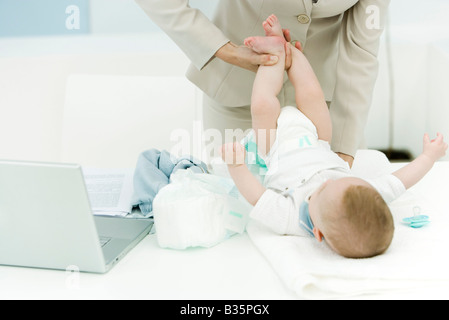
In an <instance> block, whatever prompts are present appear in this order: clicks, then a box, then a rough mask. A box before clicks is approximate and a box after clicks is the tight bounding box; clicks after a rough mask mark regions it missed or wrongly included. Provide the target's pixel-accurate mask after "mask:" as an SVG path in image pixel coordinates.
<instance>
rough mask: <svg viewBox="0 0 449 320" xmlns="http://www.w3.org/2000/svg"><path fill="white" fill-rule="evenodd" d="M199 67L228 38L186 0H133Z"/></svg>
mask: <svg viewBox="0 0 449 320" xmlns="http://www.w3.org/2000/svg"><path fill="white" fill-rule="evenodd" d="M135 1H136V3H137V4H138V5H139V6H140V7H141V8H142V9H143V10H144V11H145V13H146V14H147V15H148V16H149V17H150V19H151V20H152V21H153V22H154V23H156V24H157V25H158V26H159V27H160V28H161V29H162V30H163V31H164V32H165V33H166V34H167V35H168V36H169V37H170V38H171V39H172V40H173V41H174V42H175V43H176V44H177V45H178V47H179V48H180V49H181V50H182V51H183V52H184V53H185V54H186V56H187V57H188V58H189V59H190V61H192V63H193V64H194V65H195V67H197V68H198V69H199V70H201V69H202V68H204V67H205V66H206V65H207V63H208V62H209V61H210V60H211V59H212V58H213V57H214V55H215V53H216V52H217V50H218V49H220V48H221V47H222V46H223V45H225V44H226V43H227V42H229V39H228V38H227V37H226V36H225V35H224V34H223V32H222V31H221V30H219V29H218V28H217V26H215V24H214V23H212V21H210V20H209V19H208V18H207V17H206V16H205V15H204V14H203V13H202V12H201V11H200V10H198V9H194V8H191V7H190V6H189V0H135Z"/></svg>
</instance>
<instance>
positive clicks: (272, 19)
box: [262, 14, 284, 37]
mask: <svg viewBox="0 0 449 320" xmlns="http://www.w3.org/2000/svg"><path fill="white" fill-rule="evenodd" d="M262 26H263V28H264V30H265V35H266V36H267V37H272V36H276V37H283V36H284V34H283V32H282V27H281V23H280V22H279V19H278V18H277V17H276V16H275V15H274V14H272V15H271V16H269V17H268V18H267V20H265V21H264V22H263V23H262Z"/></svg>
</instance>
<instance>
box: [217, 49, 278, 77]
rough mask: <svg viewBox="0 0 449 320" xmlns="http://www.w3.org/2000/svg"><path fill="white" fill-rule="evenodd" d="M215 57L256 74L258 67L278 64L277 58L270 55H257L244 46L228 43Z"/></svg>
mask: <svg viewBox="0 0 449 320" xmlns="http://www.w3.org/2000/svg"><path fill="white" fill-rule="evenodd" d="M215 56H216V57H217V58H220V59H221V60H223V61H225V62H227V63H230V64H232V65H235V66H238V67H241V68H243V69H246V70H250V71H253V72H257V69H258V68H259V65H264V66H272V65H275V64H276V63H277V62H278V57H277V56H275V55H270V54H259V53H256V52H254V51H253V50H252V49H250V48H248V47H246V46H237V45H235V44H234V43H232V42H228V43H227V44H225V45H224V46H223V47H221V48H220V49H219V50H218V51H217V52H216V53H215Z"/></svg>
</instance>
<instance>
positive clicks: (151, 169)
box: [132, 149, 209, 216]
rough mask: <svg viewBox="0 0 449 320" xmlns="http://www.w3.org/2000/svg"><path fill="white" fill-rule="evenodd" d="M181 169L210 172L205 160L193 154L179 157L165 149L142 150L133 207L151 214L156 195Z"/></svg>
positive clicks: (135, 181)
mask: <svg viewBox="0 0 449 320" xmlns="http://www.w3.org/2000/svg"><path fill="white" fill-rule="evenodd" d="M179 169H189V170H192V171H193V172H195V173H209V172H208V170H207V166H206V164H205V163H204V162H202V161H199V160H198V159H195V158H193V157H191V156H186V157H181V158H177V157H175V156H173V155H171V154H170V153H169V152H167V151H165V150H163V151H159V150H156V149H150V150H147V151H144V152H142V153H141V154H140V155H139V158H138V160H137V164H136V169H135V171H134V194H133V200H132V205H133V207H137V206H139V208H140V211H141V212H142V214H143V215H145V216H147V215H149V214H150V213H151V212H152V211H153V200H154V197H155V196H156V195H157V193H158V192H159V190H160V189H162V188H163V187H165V186H166V185H167V184H169V183H170V176H171V175H172V174H173V173H175V172H176V171H177V170H179Z"/></svg>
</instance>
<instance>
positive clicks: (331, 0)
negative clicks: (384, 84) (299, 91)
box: [136, 0, 390, 165]
mask: <svg viewBox="0 0 449 320" xmlns="http://www.w3.org/2000/svg"><path fill="white" fill-rule="evenodd" d="M136 2H137V3H138V4H139V5H140V6H141V7H142V8H143V10H144V11H145V12H146V13H147V14H148V16H149V17H150V18H151V19H152V20H153V21H154V22H155V23H156V24H157V25H158V26H159V27H160V28H161V29H162V30H164V31H165V32H166V33H167V34H168V35H169V36H170V37H171V39H172V40H173V41H174V42H175V43H176V44H177V45H178V46H179V47H180V48H181V49H182V50H183V51H184V53H185V54H186V55H187V56H188V57H189V59H190V60H191V61H192V65H191V67H190V68H189V70H188V71H187V77H188V78H189V79H190V80H191V81H192V82H193V83H194V84H196V85H197V86H198V87H199V88H200V89H201V90H203V92H204V93H205V95H204V105H203V121H204V129H208V128H216V129H219V130H221V132H222V133H224V130H225V129H242V130H246V129H248V128H251V114H250V107H249V105H250V98H251V91H252V85H253V81H254V77H255V72H254V71H255V70H257V67H258V65H260V64H264V65H270V63H273V62H272V61H271V60H270V58H271V57H270V56H269V55H257V54H255V53H254V52H252V51H251V50H249V49H248V48H245V47H244V46H243V45H242V44H243V40H244V39H245V38H246V37H249V36H255V35H263V34H264V30H263V28H262V22H263V21H264V20H265V19H266V18H267V17H268V16H269V15H270V14H275V15H276V16H277V17H278V18H279V20H280V21H281V23H282V25H283V26H284V27H285V28H286V29H288V30H289V32H287V33H286V38H288V39H289V38H291V39H294V40H296V41H298V42H300V43H301V45H302V48H303V53H304V54H305V56H306V57H307V59H308V60H309V62H310V64H311V65H312V67H313V69H314V71H315V73H316V75H317V77H318V79H319V81H320V84H321V86H322V88H323V90H324V93H325V96H326V100H327V101H328V105H329V106H330V112H331V117H332V125H333V137H334V138H333V141H332V144H331V146H332V149H333V151H335V152H337V153H338V154H339V155H340V157H342V158H343V159H344V160H346V161H348V162H349V164H350V165H352V162H353V160H354V155H355V153H356V151H357V149H358V148H360V147H361V146H362V144H363V136H364V128H365V124H366V121H367V118H368V112H369V107H370V104H371V97H372V91H373V88H374V84H375V81H376V78H377V71H378V61H377V53H378V48H379V40H380V36H381V34H382V31H383V24H384V20H385V17H386V14H387V9H388V5H389V3H390V0H219V1H218V5H217V8H216V13H215V17H214V19H213V21H210V20H209V19H208V18H207V17H206V16H205V15H203V14H202V13H201V12H200V11H199V10H197V9H194V8H190V6H189V1H188V0H136ZM294 98H295V96H294V90H293V87H292V85H291V83H290V82H289V81H288V80H286V82H285V83H284V87H283V90H282V92H281V94H280V95H279V99H280V101H281V105H284V106H285V105H294V101H295V100H294ZM221 143H222V142H221Z"/></svg>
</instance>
